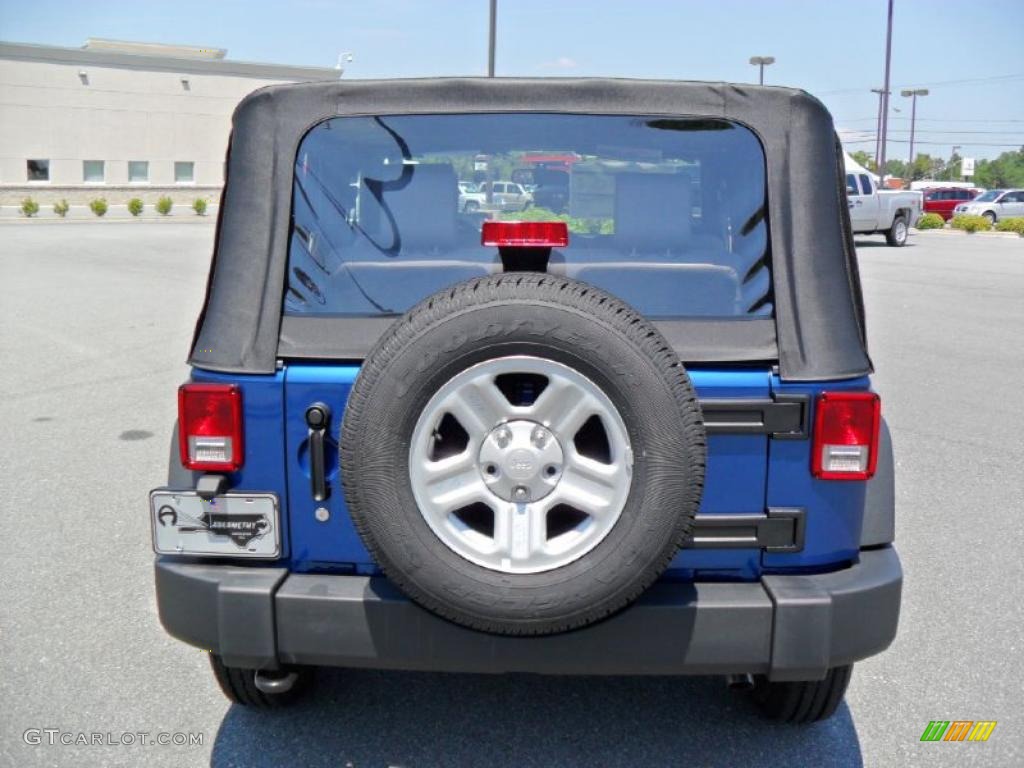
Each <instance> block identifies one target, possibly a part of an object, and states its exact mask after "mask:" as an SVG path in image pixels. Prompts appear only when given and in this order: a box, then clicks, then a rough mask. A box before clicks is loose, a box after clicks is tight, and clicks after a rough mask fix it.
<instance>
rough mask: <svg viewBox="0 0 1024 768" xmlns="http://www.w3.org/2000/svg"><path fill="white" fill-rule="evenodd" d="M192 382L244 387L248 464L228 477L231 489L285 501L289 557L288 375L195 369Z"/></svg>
mask: <svg viewBox="0 0 1024 768" xmlns="http://www.w3.org/2000/svg"><path fill="white" fill-rule="evenodd" d="M192 381H196V382H202V383H209V384H237V385H238V386H239V387H241V388H242V417H243V419H244V420H245V426H244V430H245V431H244V433H243V438H242V439H243V442H244V444H245V461H244V463H243V464H242V468H241V469H240V470H238V471H237V472H233V473H232V474H230V475H229V476H228V483H229V485H230V487H231V488H238V489H242V490H246V491H254V492H255V491H269V492H271V493H275V494H277V497H278V498H279V499H280V500H281V515H282V520H281V545H282V547H281V552H282V553H283V554H284V556H285V557H288V553H289V551H290V547H291V537H290V536H289V531H288V526H287V525H286V524H285V519H284V518H285V515H286V511H285V504H284V500H285V498H286V494H287V491H288V482H287V475H286V470H285V443H284V423H283V420H282V418H281V415H282V413H283V412H284V372H283V371H278V372H277V373H275V374H273V375H271V376H241V375H237V374H225V373H213V372H211V371H204V370H202V369H201V368H193V369H192Z"/></svg>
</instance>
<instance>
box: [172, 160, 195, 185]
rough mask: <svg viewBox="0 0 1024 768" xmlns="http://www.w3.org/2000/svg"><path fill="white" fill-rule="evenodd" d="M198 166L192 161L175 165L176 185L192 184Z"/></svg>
mask: <svg viewBox="0 0 1024 768" xmlns="http://www.w3.org/2000/svg"><path fill="white" fill-rule="evenodd" d="M195 167H196V164H195V163H193V162H192V161H191V160H188V161H185V162H176V163H175V164H174V183H175V184H191V183H192V182H194V181H195Z"/></svg>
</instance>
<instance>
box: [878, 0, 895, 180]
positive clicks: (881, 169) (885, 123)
mask: <svg viewBox="0 0 1024 768" xmlns="http://www.w3.org/2000/svg"><path fill="white" fill-rule="evenodd" d="M892 3H893V0H889V20H888V23H887V25H886V30H885V84H884V85H883V86H882V130H881V134H882V135H881V136H880V137H879V140H878V141H879V144H880V146H879V149H878V177H879V181H880V182H881V183H880V186H881V187H882V189H885V142H886V133H887V132H888V130H889V65H890V64H891V63H892Z"/></svg>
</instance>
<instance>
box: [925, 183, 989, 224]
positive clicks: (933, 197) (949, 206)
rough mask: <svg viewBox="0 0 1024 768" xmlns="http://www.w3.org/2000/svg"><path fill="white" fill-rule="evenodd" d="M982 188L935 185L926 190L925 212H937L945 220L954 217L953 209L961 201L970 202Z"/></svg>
mask: <svg viewBox="0 0 1024 768" xmlns="http://www.w3.org/2000/svg"><path fill="white" fill-rule="evenodd" d="M981 192H982V190H980V189H973V188H971V189H965V188H963V187H933V188H931V189H926V190H924V212H925V213H937V214H939V216H941V217H942V218H943V220H945V221H949V220H950V219H951V218H953V209H954V208H956V206H958V205H960V204H961V203H966V202H970V201H971V200H973V199H974V198H976V197H977V196H978V195H980V194H981Z"/></svg>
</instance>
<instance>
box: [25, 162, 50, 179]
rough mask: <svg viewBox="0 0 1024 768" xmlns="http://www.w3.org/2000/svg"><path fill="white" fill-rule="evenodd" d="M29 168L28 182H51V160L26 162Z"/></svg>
mask: <svg viewBox="0 0 1024 768" xmlns="http://www.w3.org/2000/svg"><path fill="white" fill-rule="evenodd" d="M26 166H27V168H28V180H29V181H49V180H50V161H49V160H28V161H27V162H26Z"/></svg>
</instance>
